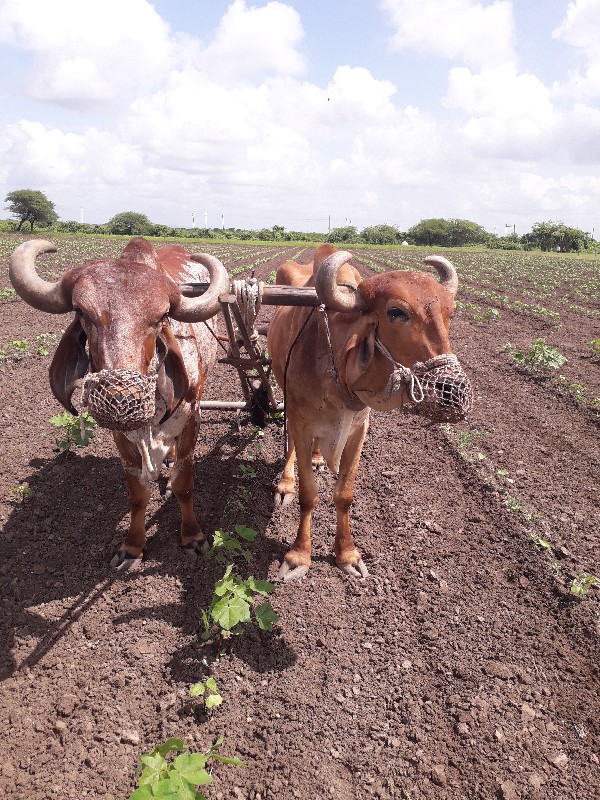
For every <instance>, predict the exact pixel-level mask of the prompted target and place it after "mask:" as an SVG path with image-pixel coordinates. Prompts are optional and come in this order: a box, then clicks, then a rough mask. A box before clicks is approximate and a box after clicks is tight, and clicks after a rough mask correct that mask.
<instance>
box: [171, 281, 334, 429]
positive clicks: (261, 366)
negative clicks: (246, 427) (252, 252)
mask: <svg viewBox="0 0 600 800" xmlns="http://www.w3.org/2000/svg"><path fill="white" fill-rule="evenodd" d="M207 289H208V283H183V284H179V290H180V292H181V293H182V294H183V295H184V296H185V297H198V296H200V295H202V294H204V292H205V291H206V290H207ZM260 299H261V304H262V305H267V306H309V307H310V306H312V307H314V306H318V305H319V303H320V301H319V298H318V296H317V292H316V290H315V289H314V288H313V287H312V286H279V285H278V286H265V285H264V284H263V285H262V287H261V298H260ZM219 302H220V304H221V310H222V312H223V319H224V320H225V327H226V329H227V338H228V339H229V353H228V354H227V356H226V357H225V358H221V359H219V363H220V364H230V365H231V366H233V367H235V369H236V370H237V372H238V375H239V378H240V383H241V385H242V392H243V395H244V400H243V401H236V400H233V401H230V400H201V401H200V408H203V409H226V410H239V411H250V412H251V414H252V419H253V421H254V422H255V424H257V425H258V426H259V427H264V425H265V421H266V419H265V418H266V415H267V414H271V413H275V412H280V411H283V410H284V406H283V403H278V402H277V400H276V399H275V396H274V394H273V387H272V384H271V380H270V375H271V361H270V359H268V358H266V357H265V355H264V353H263V350H262V348H261V346H260V345H259V343H258V340H257V336H256V335H253V333H254V331H249V330H248V328H247V326H246V324H245V322H244V319H243V316H242V313H241V311H240V308H239V305H238V302H237V296H236V295H235V294H234V293H233V292H230V293H227V294H222V295H220V296H219ZM234 321H235V325H234ZM236 327H237V330H238V332H239V337H241V339H240V338H239V337H238V336H236ZM258 333H262V334H266V328H265V327H264V326H263V327H262V328H259V330H258Z"/></svg>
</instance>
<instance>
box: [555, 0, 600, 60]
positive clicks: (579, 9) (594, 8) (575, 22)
mask: <svg viewBox="0 0 600 800" xmlns="http://www.w3.org/2000/svg"><path fill="white" fill-rule="evenodd" d="M599 30H600V2H599V0H575V2H574V3H569V5H568V6H567V14H566V16H565V18H564V20H563V21H562V22H561V24H560V25H559V26H558V28H556V30H555V31H554V32H553V34H552V35H553V36H554V37H555V38H556V39H560V40H562V41H563V42H566V43H567V44H570V45H572V46H573V47H580V48H582V49H583V50H586V51H588V52H589V53H590V54H597V52H598V31H599Z"/></svg>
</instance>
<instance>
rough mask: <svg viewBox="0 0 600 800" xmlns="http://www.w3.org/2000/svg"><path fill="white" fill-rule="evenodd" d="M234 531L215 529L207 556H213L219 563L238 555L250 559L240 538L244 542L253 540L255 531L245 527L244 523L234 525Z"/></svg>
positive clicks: (224, 562) (226, 561)
mask: <svg viewBox="0 0 600 800" xmlns="http://www.w3.org/2000/svg"><path fill="white" fill-rule="evenodd" d="M234 531H235V533H228V532H227V531H215V534H214V536H213V543H212V547H211V548H210V550H209V551H208V553H207V554H206V557H207V558H211V557H212V556H214V557H215V560H216V561H218V562H219V564H227V563H229V562H230V561H231V559H232V558H233V557H234V556H236V555H240V556H242V557H243V558H245V559H246V561H250V559H251V558H252V554H251V553H250V551H249V550H248V549H247V548H245V547H244V546H243V545H242V542H241V541H240V539H243V541H245V542H253V541H254V540H255V539H256V537H257V536H258V533H257V531H255V530H253V529H252V528H247V527H246V526H245V525H236V526H235V528H234Z"/></svg>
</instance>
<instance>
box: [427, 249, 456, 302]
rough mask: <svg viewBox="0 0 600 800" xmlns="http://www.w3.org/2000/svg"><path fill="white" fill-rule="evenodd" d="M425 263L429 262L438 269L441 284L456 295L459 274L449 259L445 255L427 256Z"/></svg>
mask: <svg viewBox="0 0 600 800" xmlns="http://www.w3.org/2000/svg"><path fill="white" fill-rule="evenodd" d="M423 263H425V264H429V266H431V267H434V268H435V269H436V270H437V273H438V275H439V276H440V283H441V285H442V286H443V287H444V288H446V289H448V291H449V292H450V294H451V295H452V296H453V297H454V295H455V294H456V290H457V289H458V275H457V274H456V270H455V269H454V267H453V266H452V264H451V263H450V262H449V261H448V259H447V258H444V256H427V258H424V259H423Z"/></svg>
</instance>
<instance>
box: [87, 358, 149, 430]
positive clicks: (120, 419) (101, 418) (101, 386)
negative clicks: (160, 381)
mask: <svg viewBox="0 0 600 800" xmlns="http://www.w3.org/2000/svg"><path fill="white" fill-rule="evenodd" d="M156 377H157V376H156V373H153V374H151V375H142V374H141V373H139V372H134V371H132V370H129V369H103V370H101V371H100V372H93V373H91V374H90V375H88V376H87V377H86V378H85V380H84V382H83V389H82V396H81V406H82V408H85V409H87V410H88V411H89V412H90V414H91V415H92V416H93V417H94V419H95V420H96V422H97V423H98V425H100V427H102V428H109V429H110V430H116V431H132V430H135V429H136V428H141V427H142V426H143V425H145V424H146V423H147V422H148V421H149V420H151V419H152V417H153V416H154V413H155V411H156V406H155V396H156Z"/></svg>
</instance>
